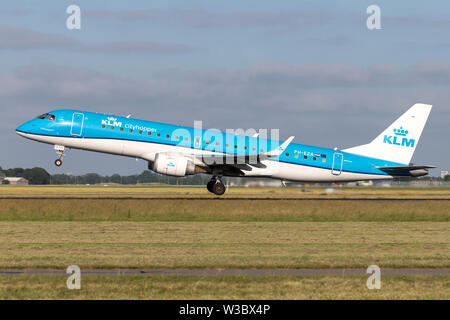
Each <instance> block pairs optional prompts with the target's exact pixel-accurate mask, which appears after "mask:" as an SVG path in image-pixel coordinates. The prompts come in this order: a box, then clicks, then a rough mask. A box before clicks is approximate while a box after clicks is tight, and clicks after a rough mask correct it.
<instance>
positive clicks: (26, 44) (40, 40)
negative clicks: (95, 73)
mask: <svg viewBox="0 0 450 320" xmlns="http://www.w3.org/2000/svg"><path fill="white" fill-rule="evenodd" d="M31 49H59V50H70V51H76V52H81V53H160V54H161V53H165V54H169V53H187V52H192V51H195V50H197V48H194V47H191V46H189V45H185V44H176V43H162V42H151V41H117V42H106V43H100V44H88V43H83V42H80V41H78V40H75V39H72V38H70V37H67V36H63V35H58V34H50V33H43V32H37V31H31V30H26V29H21V28H14V27H8V26H0V50H31Z"/></svg>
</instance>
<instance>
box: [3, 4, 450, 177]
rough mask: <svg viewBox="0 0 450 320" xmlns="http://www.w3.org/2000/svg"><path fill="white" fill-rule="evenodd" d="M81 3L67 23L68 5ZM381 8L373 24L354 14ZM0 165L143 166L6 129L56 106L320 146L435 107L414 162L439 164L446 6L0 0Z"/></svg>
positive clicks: (445, 111)
mask: <svg viewBox="0 0 450 320" xmlns="http://www.w3.org/2000/svg"><path fill="white" fill-rule="evenodd" d="M72 4H75V5H78V6H79V7H80V9H81V29H79V30H76V29H74V30H69V29H68V28H67V27H66V20H67V18H68V17H69V14H67V13H66V9H67V7H68V6H70V5H72ZM373 4H375V5H378V6H379V7H380V13H381V14H380V16H381V29H379V30H369V29H368V28H367V26H366V20H367V18H368V17H369V14H367V12H366V10H367V7H368V6H369V5H373ZM0 21H1V22H0V110H1V117H0V166H1V167H3V168H12V167H24V168H31V167H35V166H39V167H43V168H45V169H46V170H47V171H48V172H50V173H71V174H84V173H88V172H98V173H101V174H105V175H111V174H114V173H119V174H134V173H140V172H141V171H142V170H144V169H146V167H147V164H146V163H145V162H144V161H142V160H139V161H137V160H135V159H130V158H124V157H119V156H112V155H103V154H99V153H93V152H87V151H80V150H70V151H69V152H68V153H67V155H66V156H65V158H64V164H63V166H62V167H60V168H57V167H55V166H54V164H53V161H54V160H55V159H56V153H55V152H54V150H53V147H52V146H50V145H45V144H41V143H37V142H32V141H29V140H26V139H23V138H21V137H19V136H18V135H16V134H15V128H16V127H17V126H18V125H20V124H21V123H23V122H25V121H27V120H30V119H31V118H34V117H35V116H36V115H38V114H42V113H44V112H48V111H50V110H54V109H59V108H76V109H81V110H86V111H95V112H104V113H113V114H117V115H128V114H132V116H133V117H134V118H139V119H145V120H153V121H161V122H168V123H173V124H180V125H187V126H193V123H194V121H195V120H201V121H203V128H205V129H207V128H217V129H220V130H225V129H227V128H231V129H236V128H243V129H245V130H246V129H250V128H254V129H257V130H258V129H279V130H280V138H281V139H284V138H287V137H288V136H291V135H295V136H296V138H295V140H294V141H295V142H297V143H302V144H308V145H317V146H321V147H330V148H334V147H337V148H348V147H352V146H356V145H360V144H365V143H368V142H370V141H371V140H372V139H373V138H374V137H376V136H377V135H378V134H379V133H380V132H382V131H383V130H384V129H385V128H386V127H387V126H389V125H390V124H391V123H392V122H393V121H394V120H395V119H396V118H397V117H398V116H400V115H401V114H402V113H403V112H404V111H406V110H407V109H408V108H409V107H410V106H412V105H413V104H415V103H418V102H420V103H427V104H432V105H433V110H432V112H431V115H430V118H429V120H428V123H427V126H426V127H425V130H424V132H423V134H422V137H421V140H420V142H419V145H418V147H417V149H416V152H415V155H414V157H413V159H412V162H414V163H415V164H426V165H436V166H438V169H434V170H433V171H431V174H432V175H435V176H437V175H439V172H440V170H443V169H448V168H450V148H449V142H448V140H449V139H448V138H449V136H450V126H449V123H450V102H449V101H450V99H449V98H450V90H449V89H450V38H449V37H448V34H449V33H450V2H448V1H433V6H430V5H429V3H427V2H423V1H374V0H372V1H364V0H347V1H299V0H292V1H290V0H284V1H273V0H270V1H266V0H240V1H237V0H228V1H219V0H203V1H200V0H189V1H186V0H185V1H173V0H164V1H156V0H154V1H136V0H135V1H106V0H105V1H100V0H90V1H87V0H86V1H85V0H82V1H74V0H72V1H61V0H54V1H51V0H50V1H40V2H37V1H8V2H2V3H1V4H0Z"/></svg>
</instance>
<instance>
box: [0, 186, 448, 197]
mask: <svg viewBox="0 0 450 320" xmlns="http://www.w3.org/2000/svg"><path fill="white" fill-rule="evenodd" d="M24 196H26V197H37V198H39V197H90V198H104V197H124V198H127V197H133V198H148V197H150V198H152V197H153V198H160V197H164V198H166V197H167V198H177V197H188V198H217V196H215V195H213V194H211V193H209V192H208V191H207V190H206V187H205V186H144V185H142V186H117V185H110V186H103V185H99V186H4V185H0V197H24ZM248 197H256V198H277V197H282V198H300V199H301V198H311V197H313V198H331V199H333V198H350V199H352V198H354V199H358V198H374V199H377V198H382V199H389V198H422V199H431V198H446V199H450V188H448V187H442V188H440V187H409V188H404V187H392V188H365V187H359V188H350V187H335V188H333V192H332V193H326V192H325V188H323V187H315V186H304V187H287V188H277V187H248V188H247V187H230V188H229V189H228V190H227V192H226V193H225V195H223V196H221V197H220V198H248Z"/></svg>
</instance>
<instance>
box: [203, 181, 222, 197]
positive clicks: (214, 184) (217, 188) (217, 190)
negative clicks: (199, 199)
mask: <svg viewBox="0 0 450 320" xmlns="http://www.w3.org/2000/svg"><path fill="white" fill-rule="evenodd" d="M206 189H208V191H209V192H211V193H214V194H216V195H218V196H221V195H223V194H224V193H225V190H226V188H225V185H224V184H223V182H222V180H220V177H212V179H211V180H210V181H209V182H208V184H207V185H206Z"/></svg>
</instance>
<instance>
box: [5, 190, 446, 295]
mask: <svg viewBox="0 0 450 320" xmlns="http://www.w3.org/2000/svg"><path fill="white" fill-rule="evenodd" d="M335 191H336V192H335V193H333V194H330V195H327V194H325V192H324V188H310V187H307V188H306V189H303V188H230V190H229V193H228V194H227V195H226V196H225V197H233V198H245V197H256V198H264V199H266V198H267V199H269V200H264V201H261V200H245V199H242V200H233V201H215V200H213V199H214V198H215V197H214V196H213V195H210V194H208V193H207V192H206V191H205V190H204V188H203V187H202V188H199V187H143V186H137V187H101V186H92V187H80V186H76V187H73V186H67V187H54V186H47V187H34V186H32V187H14V186H0V197H4V198H6V199H0V268H2V269H6V268H56V269H61V270H65V269H66V268H67V266H69V265H72V264H77V265H79V266H80V267H81V269H82V270H83V269H87V268H107V269H111V268H367V266H369V265H372V264H376V265H379V266H380V267H381V268H387V267H391V268H421V267H423V268H425V267H428V268H439V267H447V268H448V267H450V201H408V200H407V199H408V198H428V197H430V198H450V189H448V188H424V189H421V188H409V189H397V188H387V189H385V188H335ZM24 196H30V197H34V198H35V199H30V200H20V199H14V198H15V197H24ZM44 196H45V197H49V196H50V197H55V199H47V200H46V199H39V198H40V197H44ZM60 196H63V197H83V198H86V199H83V200H77V199H69V200H62V199H57V197H60ZM110 196H113V197H131V198H133V199H131V200H107V199H100V200H95V199H89V198H101V197H110ZM142 197H162V198H164V197H172V198H173V197H178V198H186V200H178V199H171V200H156V199H155V200H142V199H141V200H139V198H142ZM199 197H202V198H203V197H209V198H211V199H212V200H201V199H196V200H187V199H190V198H199ZM272 197H278V198H308V197H312V198H324V199H325V198H349V199H352V198H365V197H368V198H383V199H386V200H385V201H376V202H367V201H333V202H330V201H320V200H280V201H276V200H270V198H272ZM134 198H136V199H134ZM389 198H405V201H389V200H388V199H389ZM366 279H367V278H358V277H345V278H339V277H319V278H296V277H264V278H260V277H257V278H252V277H217V278H216V277H156V276H155V277H83V280H82V289H81V290H80V291H71V290H68V289H67V288H66V287H65V280H66V278H65V277H31V276H18V277H9V276H0V298H5V299H12V298H16V299H29V298H33V299H53V298H59V299H82V298H92V299H104V298H115V299H130V298H148V299H175V298H176V299H182V298H193V299H359V298H363V299H448V298H449V297H450V293H449V291H450V289H449V281H450V277H394V278H382V289H381V290H378V291H373V290H371V291H369V290H367V288H366V286H365V281H366Z"/></svg>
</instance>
